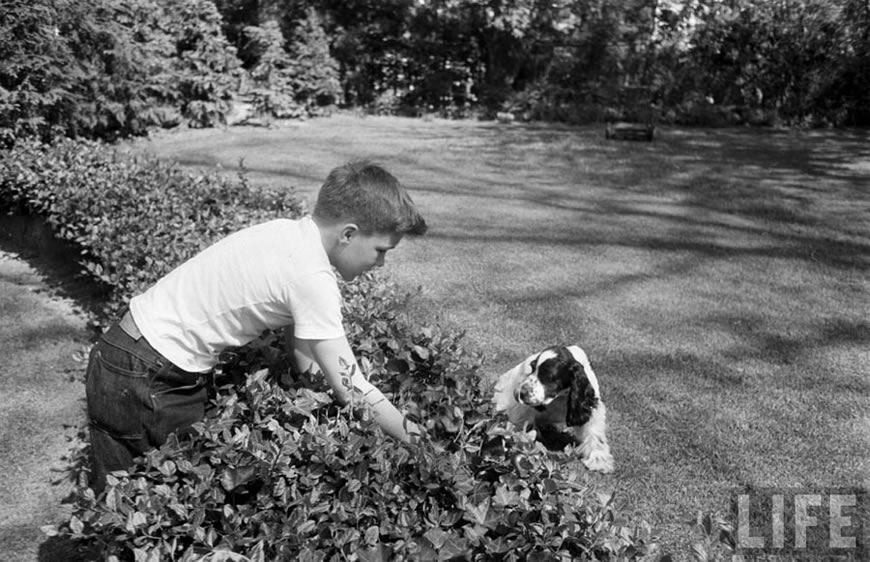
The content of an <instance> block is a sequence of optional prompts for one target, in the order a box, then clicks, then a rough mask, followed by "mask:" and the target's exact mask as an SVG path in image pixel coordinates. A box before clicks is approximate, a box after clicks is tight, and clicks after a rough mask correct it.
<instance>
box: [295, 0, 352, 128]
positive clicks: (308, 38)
mask: <svg viewBox="0 0 870 562" xmlns="http://www.w3.org/2000/svg"><path fill="white" fill-rule="evenodd" d="M290 56H291V61H292V62H291V65H290V75H291V76H292V87H293V92H294V95H295V97H296V101H297V102H298V103H299V104H301V105H302V106H304V107H305V108H306V109H307V111H308V113H309V114H316V113H319V112H321V111H322V109H321V108H323V107H325V106H330V105H333V104H335V102H336V101H338V97H339V94H340V92H341V87H340V84H339V81H338V63H337V62H336V61H335V59H334V58H332V55H331V54H330V52H329V42H328V40H327V37H326V33H325V32H324V30H323V26H322V25H321V22H320V17H319V16H318V15H317V12H315V11H314V10H308V12H307V13H306V16H305V19H304V20H302V21H301V22H300V23H299V26H298V28H297V29H296V33H295V34H294V40H293V44H292V45H291V48H290Z"/></svg>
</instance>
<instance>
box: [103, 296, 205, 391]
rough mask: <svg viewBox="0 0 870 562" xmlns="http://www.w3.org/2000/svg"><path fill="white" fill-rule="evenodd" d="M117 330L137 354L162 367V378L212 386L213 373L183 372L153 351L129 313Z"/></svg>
mask: <svg viewBox="0 0 870 562" xmlns="http://www.w3.org/2000/svg"><path fill="white" fill-rule="evenodd" d="M117 328H120V330H121V331H122V332H123V334H124V335H126V336H127V337H129V338H130V339H131V340H133V342H135V346H136V348H137V354H139V355H141V354H142V352H145V355H147V356H151V357H153V359H154V361H155V362H157V363H159V364H160V365H162V366H163V371H164V373H163V377H164V378H165V379H168V380H173V381H174V382H175V384H178V385H184V386H188V385H204V384H206V383H211V384H214V373H213V372H212V371H209V372H205V373H192V372H190V371H185V370H183V369H181V368H180V367H178V366H176V365H175V364H173V363H172V362H171V361H170V360H169V359H167V358H166V357H164V356H163V354H161V353H160V352H159V351H157V350H156V349H154V347H152V345H151V344H150V343H148V340H147V339H145V337H144V336H143V335H142V332H141V331H140V330H139V327H138V326H136V322H135V321H134V320H133V315H132V314H130V311H129V310H128V311H127V312H125V313H124V315H123V316H122V317H121V320H120V321H119V322H118V323H117Z"/></svg>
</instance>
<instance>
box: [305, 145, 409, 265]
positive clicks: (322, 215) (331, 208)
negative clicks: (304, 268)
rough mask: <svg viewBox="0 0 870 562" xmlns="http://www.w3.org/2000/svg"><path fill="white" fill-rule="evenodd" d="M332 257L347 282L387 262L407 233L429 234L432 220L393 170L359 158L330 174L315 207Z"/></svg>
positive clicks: (325, 244)
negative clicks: (414, 200) (422, 210)
mask: <svg viewBox="0 0 870 562" xmlns="http://www.w3.org/2000/svg"><path fill="white" fill-rule="evenodd" d="M313 215H314V220H315V221H316V222H317V223H318V225H319V226H321V227H322V230H321V233H322V234H323V233H324V232H325V233H326V235H325V236H324V247H325V248H326V251H327V254H328V256H329V261H330V263H332V265H333V266H334V267H335V268H336V269H337V270H338V271H339V273H340V274H341V276H342V277H343V278H344V279H345V280H351V279H353V278H355V277H356V276H358V275H360V274H362V273H364V272H366V271H368V270H369V269H371V268H373V267H379V266H382V265H384V259H385V257H386V254H387V252H388V251H390V250H392V249H393V248H395V247H396V245H397V244H398V243H399V241H400V240H401V239H402V237H403V236H404V235H406V234H416V235H420V234H423V233H425V232H426V221H424V220H423V217H422V216H421V215H420V213H419V212H418V211H417V208H416V207H415V206H414V202H413V201H411V197H410V196H409V195H408V193H407V192H406V191H405V189H404V188H403V187H402V186H401V184H400V183H399V181H398V180H397V179H396V178H395V177H393V175H392V174H390V173H389V172H387V171H386V170H384V169H383V168H382V167H380V166H378V165H377V164H373V163H371V162H368V161H365V160H363V161H355V162H350V163H349V164H345V165H344V166H341V167H339V168H336V169H334V170H333V171H332V172H330V174H329V176H328V177H327V178H326V181H325V182H324V183H323V187H322V188H321V189H320V193H319V194H318V196H317V203H316V204H315V205H314V213H313Z"/></svg>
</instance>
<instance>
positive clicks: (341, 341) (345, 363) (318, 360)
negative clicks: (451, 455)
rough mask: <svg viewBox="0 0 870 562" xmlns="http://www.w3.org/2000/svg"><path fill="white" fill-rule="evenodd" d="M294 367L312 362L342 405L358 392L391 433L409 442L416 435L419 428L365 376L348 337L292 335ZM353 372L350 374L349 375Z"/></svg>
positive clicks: (381, 423)
mask: <svg viewBox="0 0 870 562" xmlns="http://www.w3.org/2000/svg"><path fill="white" fill-rule="evenodd" d="M293 350H294V354H295V358H296V364H297V368H298V369H299V370H301V371H307V370H309V369H310V368H311V367H312V366H313V365H312V363H315V364H316V365H317V366H319V367H320V370H321V371H322V372H323V374H324V376H325V377H326V381H327V382H328V383H329V386H330V387H331V388H332V391H333V393H334V394H335V399H336V401H337V402H338V403H339V404H341V405H342V406H344V405H346V404H347V403H349V402H350V401H351V393H355V394H356V395H357V396H361V397H362V398H364V399H365V401H366V402H367V403H368V404H369V405H370V406H371V407H372V413H373V417H374V419H375V421H376V422H378V425H380V426H381V428H382V429H383V430H384V431H385V432H386V433H387V434H388V435H390V436H392V437H394V438H396V439H400V440H402V441H405V442H410V441H411V439H412V436H414V437H419V436H420V434H421V430H420V428H419V427H417V425H416V424H414V423H412V422H411V421H410V420H408V419H407V418H405V416H403V415H402V413H401V412H400V411H399V410H398V409H397V408H396V407H395V406H394V405H393V404H392V402H390V401H389V400H388V399H387V397H386V396H384V395H383V393H382V392H381V391H380V390H378V389H377V388H376V387H375V386H374V385H373V384H371V383H370V382H369V381H367V380H366V379H365V377H364V376H363V374H362V370H361V369H360V368H359V365H357V362H356V357H354V354H353V351H352V350H351V348H350V344H349V343H348V342H347V338H344V337H341V338H335V339H329V340H301V339H298V338H293ZM350 373H353V376H350V378H348V377H349V375H350Z"/></svg>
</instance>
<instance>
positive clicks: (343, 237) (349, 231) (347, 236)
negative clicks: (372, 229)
mask: <svg viewBox="0 0 870 562" xmlns="http://www.w3.org/2000/svg"><path fill="white" fill-rule="evenodd" d="M358 232H359V227H358V226H357V225H356V224H354V223H347V224H346V225H344V226H342V227H341V231H340V233H339V235H338V241H339V242H343V243H348V242H350V241H351V240H352V239H353V237H354V236H356V234H357V233H358Z"/></svg>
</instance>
